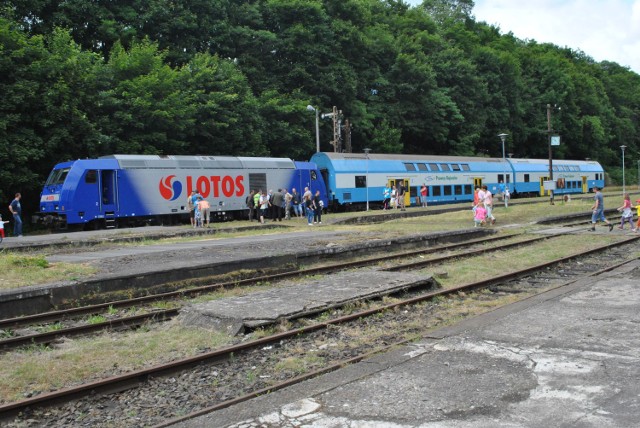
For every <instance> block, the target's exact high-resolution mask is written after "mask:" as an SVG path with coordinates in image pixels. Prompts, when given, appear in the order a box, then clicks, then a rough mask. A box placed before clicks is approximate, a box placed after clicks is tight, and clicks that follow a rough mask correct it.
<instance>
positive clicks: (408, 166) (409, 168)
mask: <svg viewBox="0 0 640 428" xmlns="http://www.w3.org/2000/svg"><path fill="white" fill-rule="evenodd" d="M404 167H405V169H406V170H407V171H415V170H416V166H415V165H414V164H412V163H405V164H404Z"/></svg>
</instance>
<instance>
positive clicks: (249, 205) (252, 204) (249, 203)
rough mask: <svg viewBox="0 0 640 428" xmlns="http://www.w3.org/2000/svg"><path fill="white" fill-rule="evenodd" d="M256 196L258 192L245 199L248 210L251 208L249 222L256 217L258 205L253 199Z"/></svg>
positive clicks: (253, 191) (253, 192) (252, 192)
mask: <svg viewBox="0 0 640 428" xmlns="http://www.w3.org/2000/svg"><path fill="white" fill-rule="evenodd" d="M255 194H256V191H255V190H252V191H251V193H249V196H247V199H245V203H246V204H247V208H249V221H253V216H255V214H256V204H255V200H254V198H253V197H254V196H255Z"/></svg>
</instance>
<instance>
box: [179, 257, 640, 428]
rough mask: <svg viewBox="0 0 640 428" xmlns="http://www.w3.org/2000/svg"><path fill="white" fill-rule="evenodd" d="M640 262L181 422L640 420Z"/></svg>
mask: <svg viewBox="0 0 640 428" xmlns="http://www.w3.org/2000/svg"><path fill="white" fill-rule="evenodd" d="M639 289H640V261H634V262H632V263H630V264H627V265H625V266H624V267H622V268H619V269H617V270H616V271H613V272H610V273H608V274H605V275H603V276H601V277H599V278H593V279H589V280H585V281H583V282H579V283H576V284H573V285H570V286H566V287H563V288H559V289H556V290H553V291H550V292H547V293H545V294H542V295H539V296H536V297H533V298H529V299H527V300H524V301H522V302H519V303H515V304H512V305H510V306H507V307H505V308H502V309H499V310H496V311H493V312H490V313H487V314H485V315H482V316H479V317H474V318H471V319H468V320H466V321H465V322H463V323H460V324H458V325H456V326H454V327H450V328H445V329H441V330H438V331H435V332H433V333H432V334H431V335H430V337H428V338H425V339H424V340H422V341H421V342H419V343H415V344H413V345H411V346H407V347H403V348H402V349H398V350H396V351H393V352H389V353H386V354H384V355H380V356H377V357H375V358H372V359H370V360H367V361H364V362H361V363H359V364H354V365H352V366H350V367H347V368H345V369H342V370H339V371H337V372H334V373H330V374H328V375H325V376H321V377H319V378H316V379H314V380H310V381H307V382H304V383H302V384H300V385H296V386H293V387H289V388H286V389H284V390H281V391H277V392H274V393H271V394H267V395H265V396H262V397H259V398H256V399H254V400H251V401H249V402H246V403H242V404H239V405H236V406H232V407H230V408H227V409H224V410H221V411H218V412H215V413H212V414H208V415H206V416H203V417H199V418H197V419H193V420H190V421H187V422H183V423H180V424H178V426H180V427H183V428H184V427H190V428H194V427H213V426H215V427H235V428H240V427H243V428H250V427H279V428H281V427H314V428H323V427H326V428H329V427H331V428H339V427H350V428H353V427H388V428H405V427H474V428H477V427H487V428H488V427H496V426H499V427H559V426H564V427H594V428H596V427H598V428H601V427H632V426H639V424H640V422H639V421H640V382H639V380H640V331H639V329H638V325H639V324H640V293H639V292H638V290H639Z"/></svg>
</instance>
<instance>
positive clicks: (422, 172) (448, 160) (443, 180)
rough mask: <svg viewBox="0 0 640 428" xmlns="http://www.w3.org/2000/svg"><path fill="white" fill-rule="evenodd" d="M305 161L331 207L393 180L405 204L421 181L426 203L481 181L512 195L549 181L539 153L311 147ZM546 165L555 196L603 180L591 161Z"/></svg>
mask: <svg viewBox="0 0 640 428" xmlns="http://www.w3.org/2000/svg"><path fill="white" fill-rule="evenodd" d="M311 162H313V163H315V164H316V165H317V166H318V168H319V170H320V172H321V174H322V176H323V179H324V182H325V183H326V185H327V189H326V193H327V195H328V198H329V204H330V206H332V207H334V208H354V209H360V208H361V207H362V206H364V205H365V204H366V203H367V202H369V203H374V204H378V203H381V202H382V200H383V191H384V188H385V187H386V186H392V185H395V184H397V183H398V182H399V181H402V182H403V184H404V185H405V187H407V188H408V189H409V192H407V193H406V195H405V205H406V206H409V205H411V204H415V203H417V201H418V199H417V198H418V197H419V196H420V195H419V189H420V187H421V186H422V185H423V184H424V185H426V187H427V195H428V196H427V202H429V203H451V202H462V201H472V200H473V193H474V188H475V187H476V186H482V185H486V186H487V187H488V188H489V190H491V191H492V193H498V192H499V191H500V186H501V184H502V185H504V186H505V187H508V189H509V191H510V193H511V194H512V195H513V196H517V195H520V196H525V195H526V196H534V195H540V196H542V195H545V194H548V192H549V189H548V188H545V187H550V185H551V184H552V182H550V181H549V163H548V161H546V160H540V159H512V158H507V159H503V158H477V157H463V156H428V155H397V154H373V153H369V154H365V153H316V154H314V155H313V156H312V157H311ZM552 170H553V178H554V181H553V184H555V185H556V190H555V191H554V193H555V195H558V196H563V195H566V194H574V193H587V192H589V191H591V189H592V188H593V186H596V185H598V186H600V187H602V186H604V170H603V169H602V166H600V164H599V163H598V162H595V161H573V160H554V161H553V162H552Z"/></svg>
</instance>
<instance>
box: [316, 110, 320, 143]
mask: <svg viewBox="0 0 640 428" xmlns="http://www.w3.org/2000/svg"><path fill="white" fill-rule="evenodd" d="M315 110H316V153H320V111H319V110H318V108H317V107H316V109H315Z"/></svg>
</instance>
